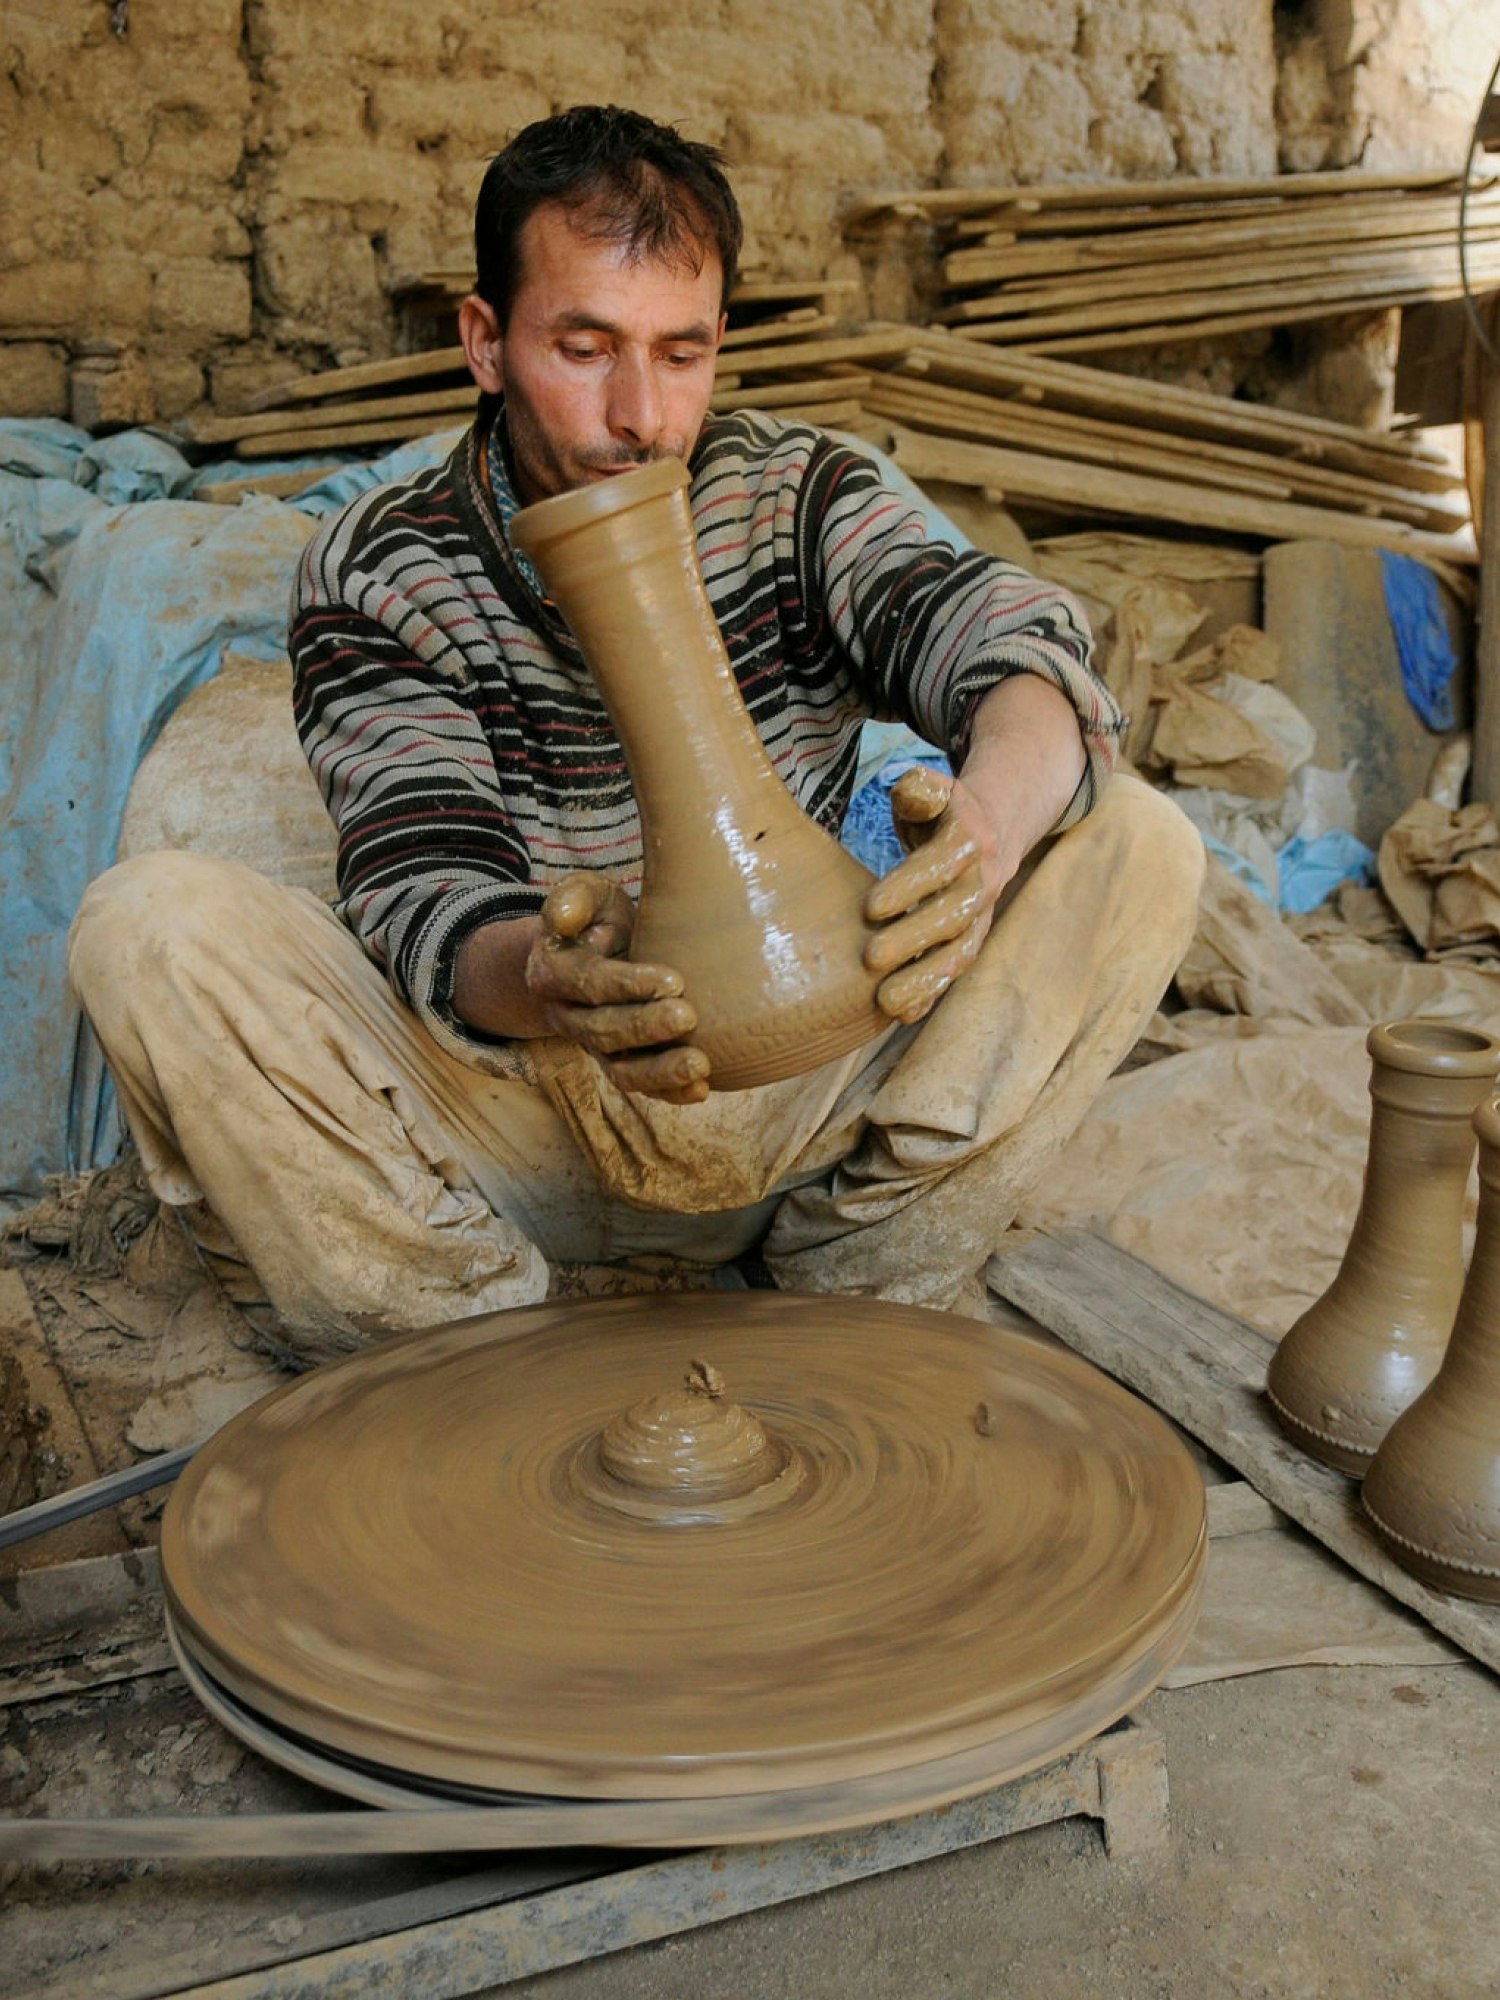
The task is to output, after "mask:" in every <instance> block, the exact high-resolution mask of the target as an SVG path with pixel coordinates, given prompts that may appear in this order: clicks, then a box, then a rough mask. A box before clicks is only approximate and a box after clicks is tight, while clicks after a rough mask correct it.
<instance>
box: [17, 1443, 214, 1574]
mask: <svg viewBox="0 0 1500 2000" xmlns="http://www.w3.org/2000/svg"><path fill="white" fill-rule="evenodd" d="M197 1449H198V1447H197V1445H195V1444H190V1445H184V1446H183V1447H182V1448H181V1450H179V1451H164V1452H162V1453H161V1454H160V1455H159V1456H158V1457H156V1458H148V1459H146V1460H145V1461H144V1462H143V1463H142V1464H140V1465H132V1466H128V1467H127V1468H126V1469H125V1471H124V1472H109V1473H106V1474H105V1476H104V1477H103V1478H102V1479H94V1480H91V1481H90V1482H89V1484H88V1485H87V1486H74V1487H70V1488H69V1490H68V1491H67V1492H66V1493H55V1494H54V1495H53V1496H52V1498H51V1499H50V1500H38V1501H37V1502H36V1503H35V1504H34V1505H33V1506H30V1507H18V1508H17V1509H16V1511H15V1513H14V1514H0V1549H8V1548H10V1547H11V1546H12V1544H13V1543H15V1542H28V1541H30V1540H31V1538H32V1536H33V1535H45V1534H46V1533H47V1532H48V1530H49V1529H52V1528H61V1527H65V1526H66V1525H67V1523H68V1522H69V1521H77V1520H81V1519H82V1517H83V1516H84V1515H85V1514H97V1513H98V1511H99V1509H100V1508H101V1507H113V1506H115V1505H116V1504H117V1503H118V1502H119V1501H121V1500H129V1499H131V1498H132V1497H133V1496H134V1495H135V1494H137V1493H149V1492H150V1490H151V1488H152V1487H153V1486H169V1485H170V1484H171V1483H172V1481H173V1480H174V1479H175V1478H176V1477H177V1475H178V1474H179V1473H180V1472H181V1471H182V1469H183V1467H184V1466H185V1465H186V1464H187V1462H188V1460H189V1459H190V1458H191V1457H192V1456H193V1454H194V1452H196V1451H197Z"/></svg>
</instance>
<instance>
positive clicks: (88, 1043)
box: [0, 420, 966, 1202]
mask: <svg viewBox="0 0 1500 2000" xmlns="http://www.w3.org/2000/svg"><path fill="white" fill-rule="evenodd" d="M455 435H456V434H455V433H454V432H451V431H450V432H447V433H443V434H439V435H437V436H434V437H428V438H423V439H419V440H417V441H415V442H414V443H412V444H408V445H402V446H401V447H399V449H397V450H396V451H393V452H390V453H388V454H387V455H386V456H385V457H383V458H380V459H377V460H374V461H351V462H349V463H347V464H345V465H343V466H341V467H340V469H339V470H337V471H336V472H333V473H330V474H329V475H328V477H327V478H325V479H323V480H320V481H319V483H318V484H317V485H316V486H315V487H312V488H309V489H308V490H307V491H306V492H305V493H303V494H299V495H298V497H297V500H296V502H295V504H287V503H285V502H282V501H275V500H268V499H263V498H254V497H252V498H250V499H247V500H244V501H242V502H241V503H240V505H239V506H237V507H212V506H205V505H203V504H202V503H201V502H195V501H193V500H192V499H191V498H190V496H191V494H192V493H193V491H194V490H195V488H196V487H198V486H200V485H203V484H205V483H208V482H210V481H213V480H220V479H229V478H242V477H244V476H245V474H246V472H247V467H246V466H244V465H243V464H238V463H228V464H223V463H221V464H216V465H209V466H202V467H198V468H194V467H192V466H190V465H189V464H188V463H187V461H186V460H185V459H184V458H183V456H182V454H181V453H180V452H178V451H177V450H176V449H175V448H174V447H173V446H172V445H171V444H170V443H168V442H167V440H165V439H164V438H161V437H158V436H156V435H154V434H153V433H150V432H145V431H127V432H124V433H121V434H119V435H117V436H115V437H112V438H108V439H104V440H102V441H96V440H94V439H92V438H91V437H90V436H89V434H88V433H87V432H86V431H82V430H78V429H76V428H75V427H74V426H73V425H71V424H65V423H61V422H57V421H53V420H43V421H38V422H23V421H0V619H3V626H0V629H3V631H4V633H5V641H4V646H5V650H4V655H3V659H4V665H3V680H0V686H3V704H4V709H3V713H4V727H3V729H0V799H3V802H4V803H3V809H0V885H3V894H0V967H3V972H4V980H3V991H4V999H5V1009H6V1016H7V1027H8V1035H7V1052H6V1053H7V1059H6V1062H5V1064H4V1068H3V1071H0V1202H4V1201H5V1200H7V1199H9V1200H12V1201H14V1200H17V1199H30V1198H32V1197H34V1196H35V1195H36V1194H37V1193H39V1192H40V1190H41V1186H42V1181H43V1178H44V1176H45V1175H47V1174H49V1173H58V1172H63V1171H68V1172H76V1171H81V1170H84V1169H87V1168H89V1167H91V1166H95V1165H100V1164H103V1163H105V1162H107V1161H108V1160H109V1159H111V1158H112V1157H113V1156H114V1153H115V1151H116V1149H117V1146H118V1143H119V1128H118V1123H117V1120H116V1117H115V1113H114V1108H113V1094H112V1092H111V1090H110V1088H109V1083H108V1078H107V1077H106V1076H105V1074H104V1072H103V1069H102V1066H101V1064H100V1062H99V1059H98V1054H97V1050H96V1049H95V1048H94V1047H93V1044H92V1038H91V1037H90V1036H89V1034H88V1032H87V1028H86V1025H85V1024H84V1023H83V1022H82V1020H81V1017H80V1015H79V1012H78V1009H77V1007H76V1006H75V1004H74V1002H73V998H72V994H71V991H70V990H69V987H68V981H67V965H66V953H67V933H68V927H69V925H70V924H71V922H72V920H73V916H74V913H75V912H76V910H77V908H78V904H79V900H80V898H81V897H82V895H83V892H84V889H85V888H86V887H87V885H88V883H89V882H90V881H91V880H92V879H93V877H94V876H95V875H97V874H99V873H101V872H102V870H104V869H105V868H107V867H108V866H109V865H110V863H111V862H112V861H113V860H114V858H115V852H116V848H117V845H118V841H119V834H120V825H121V821H122V819H123V816H124V810H125V800H126V795H127V793H128V791H129V788H130V783H131V780H132V778H133V777H134V775H135V771H136V767H137V765H138V764H139V763H140V760H141V758H142V757H143V756H144V755H145V753H146V751H147V750H148V749H149V748H150V747H151V744H152V743H153V742H154V740H155V738H156V736H157V735H158V733H159V732H160V730H161V729H162V727H163V725H164V724H165V723H166V721H167V718H168V717H169V716H170V715H171V714H172V712H173V710H174V709H175V708H176V706H177V704H178V703H179V702H180V701H182V700H183V698H184V697H185V696H186V695H188V694H189V693H191V691H192V690H193V689H194V688H195V687H197V686H198V685H199V684H200V682H202V681H204V680H207V679H208V678H209V677H210V676H211V675H212V674H214V673H216V672H217V671H218V668H219V664H220V660H221V657H222V654H223V652H224V650H225V648H226V647H229V648H232V649H233V650H234V651H236V652H239V653H242V654H245V655H247V656H249V657H251V658H259V659H271V658H274V657H276V656H277V655H278V654H280V653H281V652H282V650H283V647H284V643H285V635H286V611H287V600H288V594H289V592H290V588H291V580H292V574H293V570H294V568H295V565H296V561H297V557H298V555H299V554H300V552H301V550H302V547H303V545H304V543H305V541H306V539H307V537H308V535H309V534H310V533H311V531H312V526H313V521H312V518H311V517H314V516H317V515H320V514H325V513H328V512H329V511H331V510H332V509H334V508H337V507H341V506H343V505H344V504H345V503H346V502H347V501H348V500H350V499H352V498H353V497H354V496H355V494H357V493H359V492H362V491H364V490H365V489H366V488H368V487H370V486H374V485H377V484H379V483H380V482H381V481H383V480H387V479H398V478H402V477H404V476H405V475H406V474H407V473H409V472H412V471H415V470H417V469H418V468H419V467H421V466H423V465H430V464H432V463H434V462H436V461H437V460H439V459H440V458H442V457H443V456H445V455H446V453H447V452H448V451H449V450H450V449H451V447H452V443H453V438H454V436H455ZM851 442H855V441H854V440H851ZM861 448H862V449H865V450H868V449H869V447H868V446H861ZM285 463H286V464H288V465H290V464H293V463H295V461H286V462H285ZM276 469H280V466H279V465H277V466H266V465H257V466H255V467H254V470H255V471H256V472H263V471H271V470H276ZM883 470H884V471H885V473H886V476H887V477H888V478H889V479H890V480H891V481H892V482H893V483H894V484H896V485H897V486H899V487H900V488H901V489H902V490H903V491H905V492H906V493H907V494H909V495H910V497H912V499H913V500H914V501H915V502H916V503H917V504H918V505H920V506H921V508H922V510H923V512H924V513H925V514H926V515H927V517H928V521H929V526H930V531H931V532H932V533H933V535H934V537H935V538H941V539H944V540H947V541H949V542H951V543H953V544H954V545H955V546H959V547H963V546H966V544H965V543H964V542H963V538H962V537H961V536H960V535H959V534H958V531H957V530H956V529H955V528H954V527H952V525H951V524H950V523H949V522H948V521H947V520H946V519H945V517H943V516H942V515H940V514H939V513H938V512H937V510H936V509H934V508H933V507H932V506H931V504H930V503H929V502H928V501H927V500H926V499H925V497H924V496H923V495H922V494H920V493H919V492H918V491H917V489H916V488H915V487H914V486H912V485H911V482H910V481H909V480H908V479H907V478H906V476H905V474H903V473H901V472H899V471H898V470H897V468H896V467H895V466H893V465H891V464H890V463H889V461H883ZM903 737H904V741H899V742H898V741H895V740H892V741H891V742H890V743H889V744H888V745H887V746H886V747H888V748H889V750H890V751H891V754H898V753H901V752H904V753H905V754H907V755H910V754H912V752H913V751H921V750H923V749H925V748H926V746H925V745H921V744H919V743H918V742H917V739H916V738H915V737H910V736H906V735H905V734H904V732H903ZM877 789H878V788H877ZM884 797H885V795H884V793H883V792H881V793H880V798H879V800H878V801H877V802H876V806H877V810H876V814H875V815H874V816H876V817H878V806H879V803H880V801H883V800H884ZM885 816H886V824H887V829H888V828H889V806H888V804H886V806H885ZM892 837H893V836H892Z"/></svg>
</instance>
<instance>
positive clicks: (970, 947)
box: [875, 911, 989, 1025]
mask: <svg viewBox="0 0 1500 2000" xmlns="http://www.w3.org/2000/svg"><path fill="white" fill-rule="evenodd" d="M988 932H989V913H988V911H986V912H985V914H984V916H983V918H982V919H981V920H980V921H979V922H977V923H973V924H971V925H970V926H969V928H968V929H967V930H966V931H964V932H963V934H962V935H961V936H960V937H957V938H952V939H950V940H948V942H946V943H945V944H942V945H939V946H938V947H937V948H936V949H935V950H933V951H928V952H924V953H923V954H922V956H921V957H920V958H917V959H914V960H913V961H912V962H911V963H910V964H909V965H903V966H901V967H900V968H899V970H897V971H895V972H893V973H891V974H890V975H889V976H888V977H887V978H885V979H882V980H881V982H880V984H879V985H878V986H877V987H876V989H875V1004H876V1006H877V1007H879V1009H880V1011H881V1012H882V1013H883V1014H885V1015H887V1016H889V1018H890V1019H891V1020H893V1021H901V1022H903V1023H906V1024H908V1025H909V1024H910V1023H911V1022H913V1021H920V1020H921V1019H922V1016H923V1015H924V1014H928V1013H930V1012H931V1011H932V1009H933V1008H934V1007H935V1006H936V1005H937V1003H938V1001H939V1000H941V999H942V997H943V995H944V994H945V993H946V992H947V991H948V988H949V987H950V986H951V985H952V984H953V982H954V980H955V979H957V978H958V976H959V974H960V973H961V972H963V971H964V970H965V968H966V967H968V966H970V965H972V964H973V963H974V960H975V959H976V958H977V957H978V956H979V949H980V946H981V945H982V944H983V943H984V940H985V937H986V936H987V934H988Z"/></svg>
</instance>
